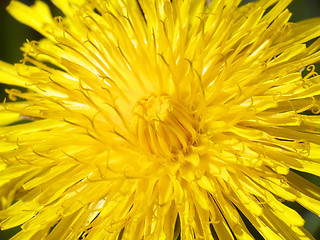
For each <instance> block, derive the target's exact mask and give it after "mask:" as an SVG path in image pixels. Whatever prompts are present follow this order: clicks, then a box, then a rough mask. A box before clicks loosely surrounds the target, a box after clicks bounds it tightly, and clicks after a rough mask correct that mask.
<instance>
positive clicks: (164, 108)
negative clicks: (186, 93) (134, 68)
mask: <svg viewBox="0 0 320 240" xmlns="http://www.w3.org/2000/svg"><path fill="white" fill-rule="evenodd" d="M132 112H133V114H132V119H131V126H132V131H133V133H134V136H135V138H136V140H137V141H138V142H139V145H140V146H141V147H142V148H143V149H144V150H146V151H149V152H151V153H153V154H156V155H159V156H163V157H169V158H175V157H176V156H177V155H179V154H180V153H186V152H187V151H188V149H189V146H190V145H191V144H193V143H194V142H195V141H196V138H197V135H198V134H197V133H198V130H197V129H198V123H197V121H196V120H195V119H194V117H193V115H192V114H191V112H190V110H189V109H188V108H187V107H186V106H184V105H183V104H181V103H180V102H178V101H177V100H175V99H172V98H170V97H169V96H150V97H148V98H144V99H142V100H140V101H138V102H137V103H136V104H135V106H134V107H133V110H132Z"/></svg>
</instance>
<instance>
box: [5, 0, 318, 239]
mask: <svg viewBox="0 0 320 240" xmlns="http://www.w3.org/2000/svg"><path fill="white" fill-rule="evenodd" d="M20 1H21V2H23V3H25V4H28V5H32V4H33V3H34V1H32V0H20ZM9 2H10V0H0V60H2V61H5V62H9V63H15V62H19V60H21V59H22V53H21V51H20V50H19V49H20V47H21V46H22V44H23V43H24V42H25V41H26V39H29V40H39V39H40V38H41V35H39V34H38V33H37V32H35V31H34V30H33V29H31V28H29V27H27V26H24V25H22V24H20V23H19V22H17V21H16V20H15V19H13V18H12V17H11V16H10V15H9V14H8V13H7V12H6V11H5V7H6V6H7V5H8V4H9ZM44 2H47V3H48V4H49V5H50V7H51V9H52V14H53V16H59V15H61V12H60V11H59V10H58V9H57V8H55V7H54V5H53V4H52V3H51V2H50V1H48V0H44ZM248 2H252V1H250V0H246V1H243V3H248ZM289 10H290V11H291V12H292V13H293V16H292V18H291V21H293V22H296V21H300V20H303V19H307V18H311V17H320V0H293V3H291V5H290V6H289ZM318 66H319V65H318ZM318 66H317V69H318V72H320V71H319V67H318ZM6 87H7V86H5V85H1V84H0V101H1V102H2V101H3V99H4V97H5V96H6V94H5V92H4V88H6ZM301 175H303V176H304V177H305V178H307V179H308V180H310V181H312V182H313V183H315V184H317V185H318V186H320V179H319V177H315V176H313V175H310V174H301ZM287 205H290V207H293V208H294V209H295V210H296V211H298V212H299V213H300V214H301V215H302V216H303V218H304V219H305V220H306V224H305V227H306V229H307V230H308V231H309V232H310V233H311V234H313V236H314V237H315V239H320V218H319V217H318V216H316V215H315V214H313V213H311V212H309V211H307V210H306V209H304V208H303V207H301V206H300V205H299V204H296V203H288V204H287ZM247 224H248V227H249V229H250V228H252V226H250V224H249V223H247ZM19 230H20V229H19V228H15V229H10V230H5V231H2V232H1V231H0V240H7V239H9V238H10V237H12V236H13V235H14V234H15V233H16V232H17V231H19ZM251 231H252V232H253V234H254V236H255V238H256V239H263V238H262V237H261V236H260V235H259V234H258V233H256V232H255V231H254V230H253V229H251ZM222 240H223V239H222Z"/></svg>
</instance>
